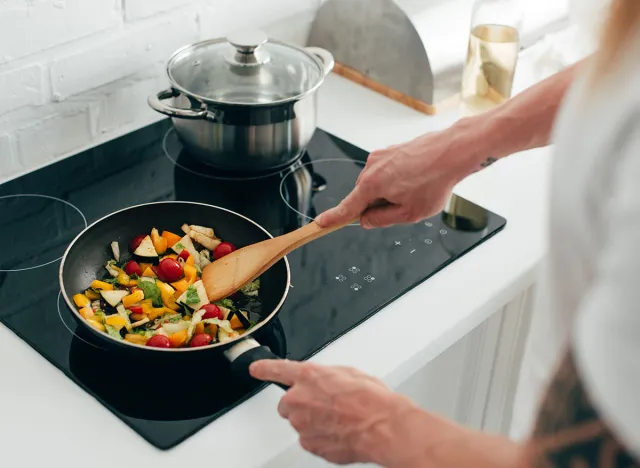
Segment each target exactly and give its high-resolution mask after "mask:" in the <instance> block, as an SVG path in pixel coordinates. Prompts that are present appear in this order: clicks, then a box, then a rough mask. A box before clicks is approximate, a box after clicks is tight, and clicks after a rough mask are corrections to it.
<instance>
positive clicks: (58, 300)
mask: <svg viewBox="0 0 640 468" xmlns="http://www.w3.org/2000/svg"><path fill="white" fill-rule="evenodd" d="M61 297H62V291H58V297H57V299H56V308H57V309H58V317H60V321H61V322H62V324H63V325H64V328H66V329H67V330H68V331H69V333H71V334H72V335H73V336H75V337H76V338H78V339H79V340H80V341H83V342H85V343H86V344H88V345H90V346H93V347H94V348H98V349H104V348H102V347H101V346H97V345H94V344H93V343H90V342H88V341H87V340H85V339H84V338H82V337H81V336H79V335H78V334H77V333H76V332H74V331H73V330H72V329H71V327H70V326H69V325H67V322H66V321H65V320H64V317H62V309H61V308H60V298H61ZM64 309H65V312H67V313H68V311H67V309H66V307H65V308H64ZM73 326H74V327H75V326H76V324H75V323H74V324H73Z"/></svg>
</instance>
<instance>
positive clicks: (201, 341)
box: [189, 333, 213, 348]
mask: <svg viewBox="0 0 640 468" xmlns="http://www.w3.org/2000/svg"><path fill="white" fill-rule="evenodd" d="M211 340H213V338H211V336H210V335H207V334H206V333H198V334H197V335H194V336H193V338H191V343H190V344H189V346H191V347H192V348H199V347H200V346H208V345H209V344H210V343H211Z"/></svg>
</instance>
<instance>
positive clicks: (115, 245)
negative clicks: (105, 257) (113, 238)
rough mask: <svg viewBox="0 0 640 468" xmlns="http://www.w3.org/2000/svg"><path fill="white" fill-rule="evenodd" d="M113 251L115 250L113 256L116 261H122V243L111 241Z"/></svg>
mask: <svg viewBox="0 0 640 468" xmlns="http://www.w3.org/2000/svg"><path fill="white" fill-rule="evenodd" d="M111 252H113V258H115V259H116V262H119V261H120V244H118V243H117V242H112V243H111Z"/></svg>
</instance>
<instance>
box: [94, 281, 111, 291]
mask: <svg viewBox="0 0 640 468" xmlns="http://www.w3.org/2000/svg"><path fill="white" fill-rule="evenodd" d="M91 287H92V288H93V289H102V290H103V291H113V284H109V283H105V282H104V281H100V280H93V281H92V282H91Z"/></svg>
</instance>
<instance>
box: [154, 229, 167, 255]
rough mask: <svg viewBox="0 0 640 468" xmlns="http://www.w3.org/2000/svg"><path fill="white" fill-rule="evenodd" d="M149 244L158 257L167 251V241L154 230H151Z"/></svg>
mask: <svg viewBox="0 0 640 468" xmlns="http://www.w3.org/2000/svg"><path fill="white" fill-rule="evenodd" d="M151 242H153V247H154V249H155V251H156V252H157V253H158V255H162V254H163V253H165V252H166V251H167V239H165V238H164V237H161V236H160V233H159V232H158V230H157V229H156V228H153V229H152V230H151Z"/></svg>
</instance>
